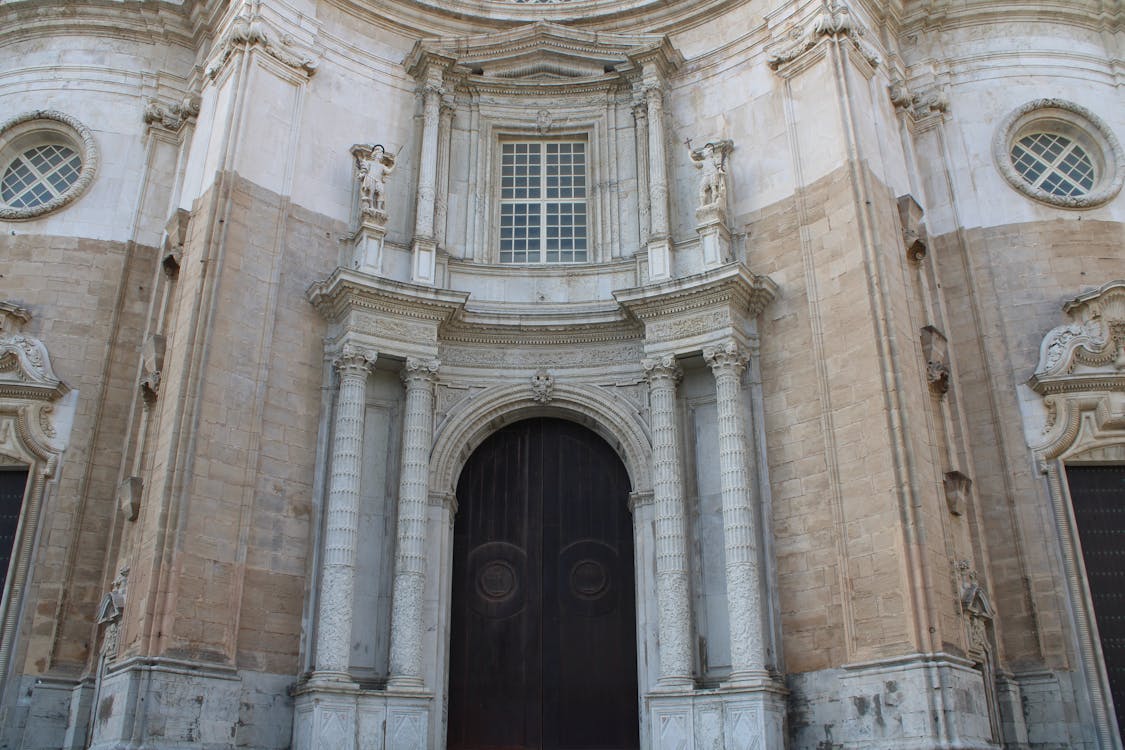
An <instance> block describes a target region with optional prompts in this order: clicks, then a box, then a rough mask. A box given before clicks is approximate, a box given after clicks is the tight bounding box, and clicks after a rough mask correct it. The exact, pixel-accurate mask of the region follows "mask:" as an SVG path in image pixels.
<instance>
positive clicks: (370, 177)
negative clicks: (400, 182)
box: [352, 143, 395, 217]
mask: <svg viewBox="0 0 1125 750" xmlns="http://www.w3.org/2000/svg"><path fill="white" fill-rule="evenodd" d="M352 156H354V157H355V174H356V179H357V180H358V181H359V205H360V210H361V211H362V213H363V215H364V216H365V217H366V216H382V217H385V216H386V210H387V178H388V177H390V176H391V173H393V172H394V171H395V155H394V154H389V153H387V150H386V149H385V148H383V146H382V145H381V144H378V143H375V144H371V145H364V144H356V145H355V146H352Z"/></svg>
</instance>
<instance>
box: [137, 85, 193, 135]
mask: <svg viewBox="0 0 1125 750" xmlns="http://www.w3.org/2000/svg"><path fill="white" fill-rule="evenodd" d="M200 101H201V100H200V98H199V97H198V96H196V95H194V94H193V95H190V96H185V97H184V98H183V99H181V100H180V101H178V102H173V103H171V104H168V103H164V102H160V101H157V100H156V99H149V100H148V101H147V102H146V103H145V112H144V121H145V124H146V125H150V126H152V127H158V128H163V129H164V130H169V131H172V132H173V133H177V132H179V131H180V129H181V128H182V127H183V126H184V124H185V123H186V122H187V121H188V120H194V119H195V118H196V117H197V116H198V115H199V105H200Z"/></svg>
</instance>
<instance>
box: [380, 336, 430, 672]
mask: <svg viewBox="0 0 1125 750" xmlns="http://www.w3.org/2000/svg"><path fill="white" fill-rule="evenodd" d="M440 366H441V363H440V362H438V361H437V360H436V359H431V360H419V359H414V358H413V357H412V358H409V359H407V360H406V365H405V366H404V367H403V369H402V381H403V383H404V384H405V385H406V416H405V419H404V421H403V426H402V469H401V471H400V478H399V489H398V534H397V538H396V552H395V582H394V600H393V602H392V608H391V675H390V685H389V686H390V687H392V688H400V689H401V688H406V689H417V688H421V687H422V686H423V680H422V595H423V591H424V589H425V576H426V503H427V499H428V496H429V472H430V446H431V443H432V442H433V429H434V380H435V378H436V376H437V371H438V367H440Z"/></svg>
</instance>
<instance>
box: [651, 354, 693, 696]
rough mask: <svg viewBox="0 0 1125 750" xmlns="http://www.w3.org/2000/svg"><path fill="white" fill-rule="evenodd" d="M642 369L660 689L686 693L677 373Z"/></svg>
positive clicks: (660, 362)
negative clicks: (648, 442)
mask: <svg viewBox="0 0 1125 750" xmlns="http://www.w3.org/2000/svg"><path fill="white" fill-rule="evenodd" d="M643 365H644V370H645V377H646V378H647V379H648V383H649V410H650V419H651V421H652V494H653V504H654V505H655V506H656V602H657V606H658V607H659V609H660V620H659V622H658V624H657V625H658V631H659V634H660V685H661V686H662V687H686V686H690V685H691V684H692V656H691V653H692V652H691V611H690V606H689V601H688V591H689V587H688V557H687V535H686V532H685V529H686V522H685V512H684V493H683V481H682V479H681V477H680V460H679V445H678V442H679V441H678V437H677V436H678V432H677V430H676V384H677V383H678V382H679V381H680V377H681V372H680V368H679V367H678V366H677V365H676V361H675V359H674V358H673V357H672V356H666V357H661V358H659V359H648V360H645V361H644V363H643Z"/></svg>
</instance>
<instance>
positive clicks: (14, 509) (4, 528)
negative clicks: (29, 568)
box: [0, 469, 27, 591]
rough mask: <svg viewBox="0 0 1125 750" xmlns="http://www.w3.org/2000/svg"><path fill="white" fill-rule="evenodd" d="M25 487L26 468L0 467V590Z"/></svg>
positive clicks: (9, 558) (5, 572)
mask: <svg viewBox="0 0 1125 750" xmlns="http://www.w3.org/2000/svg"><path fill="white" fill-rule="evenodd" d="M26 488H27V470H26V469H19V470H11V469H0V591H3V590H4V581H5V580H6V579H7V577H8V565H9V564H10V563H11V562H12V547H13V546H15V543H16V529H18V528H19V524H20V511H21V510H23V494H24V490H25V489H26Z"/></svg>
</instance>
